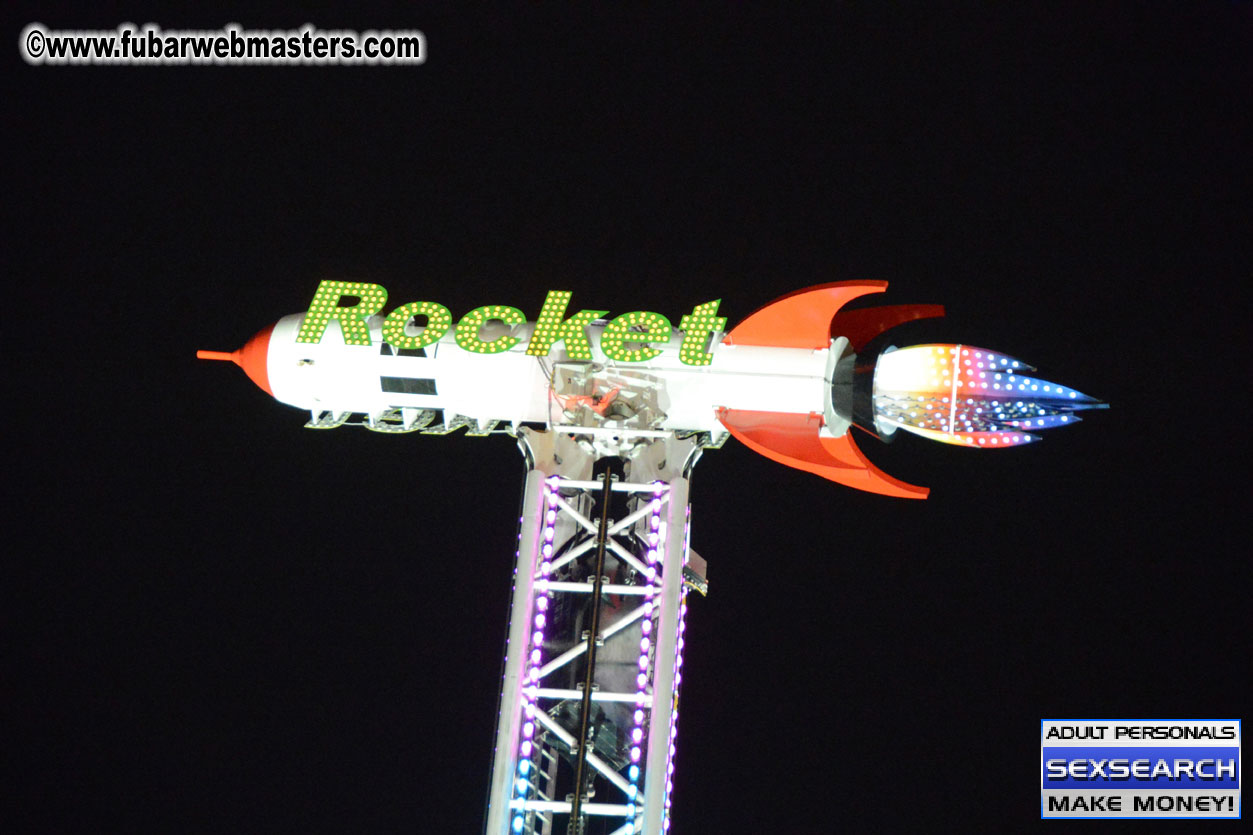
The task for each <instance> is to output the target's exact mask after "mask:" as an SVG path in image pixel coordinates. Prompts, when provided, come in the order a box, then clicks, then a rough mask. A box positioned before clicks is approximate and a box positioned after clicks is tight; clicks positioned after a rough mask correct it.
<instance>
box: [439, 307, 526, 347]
mask: <svg viewBox="0 0 1253 835" xmlns="http://www.w3.org/2000/svg"><path fill="white" fill-rule="evenodd" d="M493 319H499V320H500V321H502V322H504V323H505V324H506V325H520V324H522V323H523V322H525V321H526V314H525V313H523V312H522V311H521V310H518V308H516V307H507V306H505V305H503V304H489V305H484V306H483V307H476V308H474V310H471V311H470V312H469V313H467V314H466V315H465V316H462V317H461V321H460V322H458V323H457V330H456V331H455V335H456V338H457V344H458V345H459V346H461V348H462V350H465V351H473V352H474V353H476V354H499V353H500V352H501V351H508V350H509V349H510V348H512V347H513V346H514V345H517V344H518V338H517V337H516V336H502V337H499V338H497V339H493V340H492V341H491V342H484V341H483V340H481V339H479V329H480V328H482V327H483V325H485V324H487V323H488V322H490V321H492V320H493Z"/></svg>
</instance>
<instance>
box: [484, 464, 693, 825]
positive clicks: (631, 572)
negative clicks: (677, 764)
mask: <svg viewBox="0 0 1253 835" xmlns="http://www.w3.org/2000/svg"><path fill="white" fill-rule="evenodd" d="M655 443H656V444H657V445H658V446H662V445H666V446H669V445H667V444H666V442H664V441H657V442H655ZM671 443H673V439H671ZM689 451H690V450H689ZM554 457H555V458H557V460H560V457H559V456H554ZM692 460H694V457H693V459H692ZM584 463H586V462H584ZM549 469H552V468H551V467H550V468H549ZM558 469H572V468H570V467H565V468H560V467H559V468H558ZM583 469H584V471H586V469H587V468H586V467H584V468H583ZM632 470H634V471H635V472H636V473H637V474H638V475H639V476H641V480H638V481H635V480H632V478H631V475H630V472H631V471H632ZM627 471H628V476H627V477H626V478H625V479H618V478H617V477H614V476H611V475H610V474H609V473H608V471H605V472H604V473H602V474H601V476H600V477H599V478H597V479H590V478H583V479H579V478H569V477H565V476H562V475H560V474H549V473H546V472H544V471H542V470H539V469H532V470H531V471H530V472H529V473H528V474H527V478H526V483H525V492H524V499H523V515H522V518H521V520H520V530H519V536H518V551H517V567H516V570H515V576H514V593H513V606H512V612H511V616H510V627H509V636H508V646H507V648H506V660H505V673H504V681H503V685H502V693H501V710H500V716H499V720H498V725H497V733H496V751H495V755H494V761H493V777H492V788H491V794H490V796H489V801H488V814H487V826H486V831H487V832H488V833H492V835H497V833H500V835H504V833H514V832H521V833H543V834H544V835H552V834H553V833H556V835H567V833H611V834H612V835H627V833H637V832H639V833H642V832H647V833H661V832H664V831H666V830H667V829H668V828H669V808H670V793H671V790H672V788H673V779H672V775H673V769H674V765H673V757H674V751H675V735H676V730H677V725H676V723H677V719H678V710H677V705H678V699H677V694H678V686H679V683H680V682H681V680H682V672H681V668H682V664H683V659H682V650H683V631H684V623H683V618H684V615H685V613H686V609H687V606H686V603H685V596H686V592H687V588H688V586H691V587H696V588H701V589H702V590H703V580H702V579H701V578H699V577H698V576H696V575H695V574H694V573H692V572H691V571H690V570H689V572H688V584H687V585H685V581H684V568H685V563H686V562H687V560H688V556H689V553H690V552H689V549H688V529H689V526H688V517H689V512H690V508H689V506H688V503H687V485H688V482H687V479H686V478H684V477H682V476H674V475H673V474H670V475H672V477H670V478H668V479H667V478H665V477H664V476H665V475H667V474H668V473H666V472H664V468H663V471H659V470H658V469H657V468H649V467H641V466H637V467H630V466H629V465H628V467H627ZM646 474H647V475H646ZM650 476H651V477H650ZM656 476H663V477H660V478H659V477H656ZM643 478H647V480H643ZM696 560H699V557H697V558H696ZM598 569H599V570H598ZM593 636H595V638H594V639H593ZM589 686H590V687H589Z"/></svg>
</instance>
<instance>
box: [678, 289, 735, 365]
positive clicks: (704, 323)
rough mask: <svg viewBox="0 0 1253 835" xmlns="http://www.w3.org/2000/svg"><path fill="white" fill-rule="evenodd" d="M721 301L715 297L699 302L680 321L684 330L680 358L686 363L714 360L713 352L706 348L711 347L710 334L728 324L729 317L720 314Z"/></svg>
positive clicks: (702, 363)
mask: <svg viewBox="0 0 1253 835" xmlns="http://www.w3.org/2000/svg"><path fill="white" fill-rule="evenodd" d="M721 303H722V299H714V300H713V301H711V302H705V303H704V304H698V305H696V307H694V308H692V312H691V313H689V314H687V315H686V316H684V317H683V318H682V319H681V320H680V321H679V330H681V331H683V344H682V345H680V346H679V359H680V360H681V361H682V362H683V364H684V365H709V363H711V362H713V358H714V357H713V354H711V353H709V352H708V350H706V349H707V348H708V347H709V335H710V334H712V333H714V332H715V331H720V330H723V329H724V328H726V326H727V317H725V316H719V315H718V305H719V304H721Z"/></svg>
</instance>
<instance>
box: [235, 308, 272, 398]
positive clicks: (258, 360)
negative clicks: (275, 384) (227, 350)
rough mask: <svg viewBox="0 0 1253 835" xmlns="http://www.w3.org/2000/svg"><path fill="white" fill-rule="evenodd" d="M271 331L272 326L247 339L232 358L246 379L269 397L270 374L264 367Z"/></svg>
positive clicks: (268, 351)
mask: <svg viewBox="0 0 1253 835" xmlns="http://www.w3.org/2000/svg"><path fill="white" fill-rule="evenodd" d="M273 331H274V326H273V325H270V326H269V327H268V328H266V329H265V330H263V331H260V332H259V333H258V334H257V335H256V336H254V337H253V338H252V339H249V340H248V343H247V344H246V345H244V347H242V348H240V349H239V350H238V351H236V352H235V356H234V359H235V364H236V365H238V366H239V367H240V368H242V369H244V373H245V374H247V375H248V378H249V379H250V380H252V381H253V382H254V383H256V384H257V387H258V388H260V389H261V390H262V391H264V392H265V393H266V394H268V395H270V396H271V397H273V396H274V392H272V391H270V374H269V371H268V370H267V369H266V365H267V362H268V360H269V355H270V334H271V333H272V332H273Z"/></svg>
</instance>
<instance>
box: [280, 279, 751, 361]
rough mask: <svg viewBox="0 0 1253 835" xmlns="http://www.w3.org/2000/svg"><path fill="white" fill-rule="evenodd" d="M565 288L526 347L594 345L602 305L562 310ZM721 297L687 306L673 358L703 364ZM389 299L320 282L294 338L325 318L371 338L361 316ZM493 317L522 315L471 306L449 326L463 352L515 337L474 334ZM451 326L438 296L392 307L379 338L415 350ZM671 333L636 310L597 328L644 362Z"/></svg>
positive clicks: (486, 350) (356, 339)
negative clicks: (411, 327) (412, 328)
mask: <svg viewBox="0 0 1253 835" xmlns="http://www.w3.org/2000/svg"><path fill="white" fill-rule="evenodd" d="M571 295H572V294H571V293H570V291H568V290H550V291H549V292H548V297H547V298H546V299H544V306H543V308H542V309H541V310H540V314H539V318H538V319H537V320H536V323H535V329H534V331H533V332H532V334H531V339H530V341H529V342H528V343H527V347H526V353H527V355H528V356H532V357H544V356H548V354H549V352H551V351H552V348H553V346H554V345H555V344H556V343H558V342H563V343H564V344H565V349H566V356H567V357H568V358H569V359H572V360H591V359H592V347H591V345H590V343H589V342H588V338H587V326H588V325H590V324H591V323H592V322H593V321H595V320H596V319H599V318H600V317H602V316H604V315H605V314H606V313H608V312H609V311H607V310H580V311H579V312H578V313H575V314H574V315H573V316H570V317H568V318H567V317H566V308H567V307H569V305H570V297H571ZM346 298H356V299H357V303H356V304H353V305H343V304H342V302H343V300H344V299H346ZM720 302H721V300H720V299H717V300H714V301H711V302H705V303H704V304H698V305H696V307H695V308H694V309H693V310H692V312H691V313H689V314H687V315H685V316H684V317H683V318H682V319H681V320H680V321H679V330H681V331H683V334H684V336H683V341H682V343H681V344H680V345H679V360H680V361H681V362H682V363H684V364H685V365H709V363H710V361H711V360H712V359H713V355H712V354H710V353H708V352H707V351H706V350H705V349H706V347H707V346H708V344H709V337H710V335H712V334H713V333H714V332H715V331H720V330H722V329H723V328H725V327H726V324H727V320H726V317H724V316H719V315H718V305H719V303H720ZM386 303H387V290H385V289H384V288H383V287H382V286H381V285H378V284H365V283H362V282H357V281H323V282H322V283H321V284H320V285H318V290H317V292H316V293H315V294H314V296H313V301H312V302H311V303H310V305H309V310H308V312H307V313H305V319H304V322H303V323H302V324H301V327H300V332H299V334H298V335H297V337H296V341H297V342H306V343H309V342H312V343H317V342H321V341H322V337H323V336H324V335H325V334H326V328H327V325H328V324H330V322H331V321H332V320H338V321H339V325H340V330H341V331H342V332H343V334H344V342H345V344H348V345H370V344H372V343H371V340H370V328H369V325H368V323H367V319H368V317H370V316H374V315H376V314H378V313H379V311H381V310H382V309H383V305H384V304H386ZM417 317H425V319H426V327H424V328H423V329H422V332H421V333H419V334H417V335H416V336H414V335H410V334H409V333H407V325H408V323H409V322H411V321H412V320H414V319H415V318H417ZM492 321H499V322H503V323H504V324H506V325H521V324H525V323H526V314H524V313H523V312H522V311H521V310H519V309H518V308H516V307H509V306H508V305H502V304H488V305H484V306H482V307H476V308H475V309H474V310H471V311H470V312H469V313H467V314H465V315H464V316H462V317H461V320H460V321H459V322H457V326H456V327H455V328H453V332H454V334H455V338H456V341H457V345H458V346H460V347H461V348H463V349H464V350H466V351H474V352H475V353H479V354H499V353H501V352H503V351H508V350H509V349H510V348H512V347H513V346H515V345H517V344H518V338H517V337H514V336H509V335H502V336H498V337H496V338H495V339H492V340H483V339H481V338H479V332H480V329H481V328H482V327H483V325H485V324H487V323H488V322H492ZM450 327H452V314H451V313H450V312H449V310H448V308H446V307H444V306H443V305H442V304H439V303H437V302H426V301H418V302H409V303H408V304H402V305H401V306H400V307H397V308H396V309H395V310H393V311H392V312H391V313H389V314H388V316H387V318H386V319H385V320H384V322H383V339H384V340H385V341H386V342H387V343H388V344H390V345H392V346H393V347H395V348H400V349H407V350H416V349H418V348H425V347H426V346H428V345H431V344H434V343H435V342H438V341H439V340H440V338H441V337H443V336H444V335H445V334H447V333H448V329H449V328H450ZM670 338H671V328H670V320H669V319H667V318H666V317H665V316H662V315H661V314H660V313H654V312H652V311H651V310H635V311H632V312H630V313H623V314H622V315H621V316H618V317H617V318H615V319H613V320H612V321H610V322H609V323H608V324H607V325H605V329H604V331H602V332H601V335H600V349H601V351H602V352H603V353H604V355H605V356H606V357H608V358H609V359H611V360H615V361H617V362H646V361H647V360H651V359H653V358H654V357H656V356H657V355H658V354H660V353H661V349H659V348H652V347H649V344H650V343H668V342H669V341H670ZM628 343H630V344H637V345H640V347H637V348H627V347H626V346H627V344H628Z"/></svg>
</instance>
